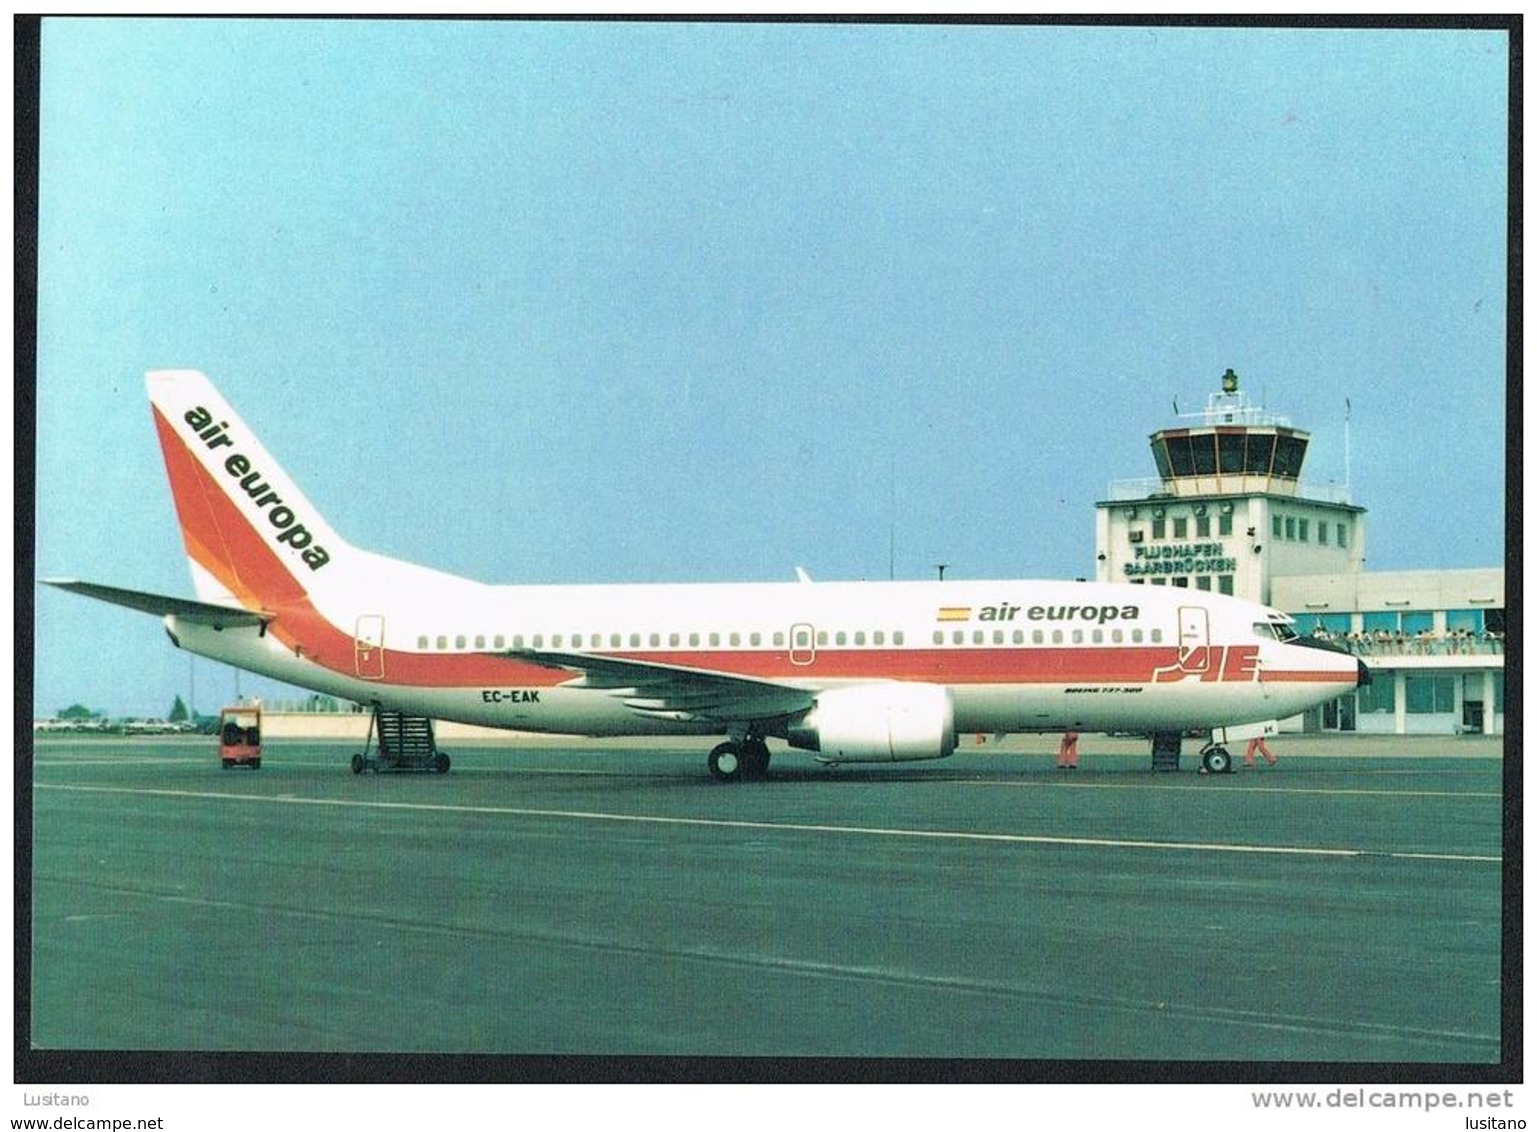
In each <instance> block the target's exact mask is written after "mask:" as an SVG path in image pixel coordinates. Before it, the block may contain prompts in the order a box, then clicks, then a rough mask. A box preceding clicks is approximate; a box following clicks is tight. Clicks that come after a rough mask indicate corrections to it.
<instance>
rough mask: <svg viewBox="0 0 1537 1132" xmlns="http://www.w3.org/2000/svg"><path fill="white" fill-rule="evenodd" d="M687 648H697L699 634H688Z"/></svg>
mask: <svg viewBox="0 0 1537 1132" xmlns="http://www.w3.org/2000/svg"><path fill="white" fill-rule="evenodd" d="M688 647H689V648H691V649H697V648H698V647H699V634H698V633H690V634H689V635H688Z"/></svg>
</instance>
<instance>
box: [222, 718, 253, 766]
mask: <svg viewBox="0 0 1537 1132" xmlns="http://www.w3.org/2000/svg"><path fill="white" fill-rule="evenodd" d="M261 723H262V709H261V705H260V704H257V705H254V706H244V705H236V706H234V707H227V708H224V709H223V710H222V711H220V712H219V765H221V766H222V767H224V769H225V770H229V769H230V767H234V766H248V767H250V768H251V769H252V770H260V769H261V765H262V734H261Z"/></svg>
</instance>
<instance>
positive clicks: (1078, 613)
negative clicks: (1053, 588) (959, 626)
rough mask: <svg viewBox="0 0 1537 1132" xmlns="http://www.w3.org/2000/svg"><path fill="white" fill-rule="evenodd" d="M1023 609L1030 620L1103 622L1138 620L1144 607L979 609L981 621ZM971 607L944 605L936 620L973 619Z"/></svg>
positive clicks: (1011, 617)
mask: <svg viewBox="0 0 1537 1132" xmlns="http://www.w3.org/2000/svg"><path fill="white" fill-rule="evenodd" d="M1021 612H1023V613H1024V615H1025V618H1026V620H1029V621H1074V620H1077V621H1091V622H1095V623H1097V624H1104V623H1105V622H1106V621H1135V620H1136V619H1137V618H1139V617H1141V616H1142V607H1141V606H1138V605H1032V606H1030V608H1028V609H1025V608H1023V607H1022V606H1018V605H1010V604H1009V603H1008V602H1004V603H1003V604H1001V605H984V606H982V607H981V608H980V609H978V610H977V611H976V614H977V620H978V621H1013V620H1014V619H1015V618H1016V617H1018V616H1019V615H1020V613H1021ZM971 614H972V607H971V606H969V605H946V606H941V607H940V610H939V615H938V618H937V620H940V621H970V620H971Z"/></svg>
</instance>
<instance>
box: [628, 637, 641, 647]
mask: <svg viewBox="0 0 1537 1132" xmlns="http://www.w3.org/2000/svg"><path fill="white" fill-rule="evenodd" d="M630 647H631V648H632V649H638V648H640V634H639V633H631V634H630Z"/></svg>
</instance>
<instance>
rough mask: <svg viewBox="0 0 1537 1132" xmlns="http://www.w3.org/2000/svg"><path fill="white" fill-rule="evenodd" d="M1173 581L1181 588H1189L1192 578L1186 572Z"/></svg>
mask: <svg viewBox="0 0 1537 1132" xmlns="http://www.w3.org/2000/svg"><path fill="white" fill-rule="evenodd" d="M1172 581H1173V584H1174V585H1175V586H1176V587H1178V588H1179V589H1182V590H1188V589H1189V588H1190V579H1189V577H1187V576H1186V575H1184V574H1181V575H1180V576H1179V577H1177V578H1174V579H1172Z"/></svg>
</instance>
